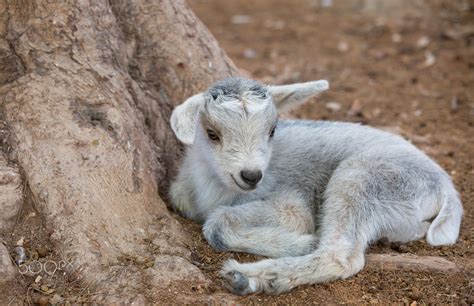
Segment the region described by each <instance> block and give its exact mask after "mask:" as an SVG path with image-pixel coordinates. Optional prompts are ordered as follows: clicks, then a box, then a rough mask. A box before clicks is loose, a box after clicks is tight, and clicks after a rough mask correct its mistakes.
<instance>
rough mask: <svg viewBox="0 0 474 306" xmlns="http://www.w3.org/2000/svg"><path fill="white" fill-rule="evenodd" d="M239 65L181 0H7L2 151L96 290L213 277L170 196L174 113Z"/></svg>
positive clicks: (140, 293) (124, 290) (109, 296)
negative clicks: (193, 256)
mask: <svg viewBox="0 0 474 306" xmlns="http://www.w3.org/2000/svg"><path fill="white" fill-rule="evenodd" d="M236 73H238V70H237V69H236V67H235V66H234V64H233V63H232V62H231V61H230V59H229V58H228V57H227V56H226V55H225V54H224V52H223V51H222V50H221V49H220V48H219V46H218V44H217V42H216V41H215V39H214V38H213V37H212V35H211V34H210V33H209V32H208V30H207V29H206V28H205V27H204V26H203V25H202V23H201V22H200V21H199V20H198V19H197V18H196V17H195V16H194V14H193V13H192V12H191V11H190V10H189V9H188V7H187V6H186V4H185V2H184V1H181V0H180V1H171V0H169V1H153V0H135V1H131V0H130V1H105V0H98V1H58V2H50V1H6V2H2V3H1V4H0V115H1V116H0V118H2V117H3V118H4V120H5V124H6V127H7V130H8V134H9V137H8V139H7V141H6V142H5V143H4V146H3V150H4V151H5V152H7V153H8V159H9V163H10V164H11V163H15V164H17V166H18V167H19V169H20V170H21V173H22V177H23V185H24V186H25V188H24V189H23V190H24V195H23V196H24V197H25V201H24V203H27V202H28V203H31V205H32V206H33V208H34V210H35V211H36V212H37V213H38V218H40V219H41V221H42V224H43V227H44V229H45V232H47V233H48V235H47V236H48V238H47V241H46V242H45V243H49V244H51V246H52V247H53V248H54V250H55V251H54V254H55V256H57V258H58V259H59V258H64V259H66V258H67V259H68V260H69V261H71V262H72V263H73V266H74V269H71V271H70V273H71V275H73V276H74V277H75V278H76V279H78V280H80V281H81V282H82V283H83V284H87V286H88V288H90V290H92V291H93V292H95V295H93V296H92V299H93V300H95V301H99V302H100V301H102V302H103V301H108V302H111V301H118V300H120V301H122V302H127V301H128V302H131V301H137V302H143V301H145V300H150V299H153V296H154V295H156V294H157V292H158V293H159V292H161V291H160V290H162V289H160V286H159V285H160V284H161V283H162V282H163V281H166V282H169V284H168V283H167V286H173V284H174V283H179V282H183V281H185V280H188V281H194V282H202V283H203V284H206V283H207V280H206V279H205V277H204V275H202V273H201V272H200V271H199V269H197V268H196V267H195V266H193V265H192V264H191V261H190V250H189V248H188V247H187V245H188V243H189V242H188V241H187V238H186V236H185V235H184V234H183V231H182V228H181V226H180V224H179V223H178V222H177V221H176V220H174V219H173V217H172V216H171V215H170V213H169V212H168V210H167V208H166V205H165V201H166V192H167V187H168V185H169V181H170V178H171V177H172V175H173V171H174V169H175V166H176V165H175V162H176V161H177V159H178V156H179V153H180V145H179V144H178V143H177V141H176V139H175V138H174V136H173V135H172V132H171V130H170V128H169V124H168V118H169V116H170V113H171V110H172V109H173V107H174V106H175V105H177V104H179V103H181V102H182V101H183V100H184V99H185V98H186V97H188V96H190V95H192V94H195V93H197V92H198V91H201V90H203V89H205V87H207V86H208V85H209V84H210V83H211V82H213V81H215V80H216V79H219V78H222V77H225V76H229V75H234V74H236ZM24 205H26V204H24ZM23 219H25V218H24V217H23ZM25 222H26V221H25ZM0 233H2V234H3V235H5V233H6V232H5V231H2V232H0ZM27 238H28V237H27ZM124 258H125V259H127V260H128V261H127V262H128V263H129V264H126V265H124V260H125V259H124ZM150 258H153V260H154V263H155V265H154V266H153V267H149V264H146V265H142V263H146V262H147V260H148V259H150ZM130 263H133V264H130ZM176 267H179V269H178V270H177V268H176ZM177 271H178V272H177ZM175 273H179V274H178V276H175V277H171V276H172V275H173V274H175ZM185 295H186V294H184V293H183V298H184V296H185Z"/></svg>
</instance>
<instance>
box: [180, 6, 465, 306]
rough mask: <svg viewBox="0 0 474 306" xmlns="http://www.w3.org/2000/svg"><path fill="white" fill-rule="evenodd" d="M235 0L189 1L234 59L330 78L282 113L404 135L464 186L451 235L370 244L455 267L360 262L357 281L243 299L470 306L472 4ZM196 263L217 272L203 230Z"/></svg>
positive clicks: (269, 70) (280, 76) (264, 69)
mask: <svg viewBox="0 0 474 306" xmlns="http://www.w3.org/2000/svg"><path fill="white" fill-rule="evenodd" d="M324 2H327V3H330V2H331V1H318V0H298V1H277V0H259V1H250V0H234V1H217V0H212V1H205V0H193V1H189V4H190V5H191V6H192V8H193V10H194V11H195V13H196V14H197V15H198V17H199V18H200V19H201V20H202V21H203V22H204V23H205V24H206V25H207V26H208V27H209V28H210V30H211V32H212V33H213V34H214V35H215V36H216V38H217V40H218V41H219V43H220V44H221V47H223V48H224V50H225V51H226V52H227V53H228V54H229V56H230V57H231V58H232V59H233V60H234V61H235V62H236V64H237V66H238V67H239V68H241V69H243V70H244V71H246V72H247V73H248V74H249V75H251V76H252V77H255V78H258V79H260V80H262V81H264V82H268V83H290V82H296V81H308V80H313V79H322V78H325V79H328V80H329V81H330V84H331V89H330V90H329V91H328V92H327V93H325V94H324V95H321V96H320V97H318V98H316V99H313V100H312V101H310V102H308V103H307V104H305V105H304V106H303V107H301V108H299V109H298V110H295V111H293V112H292V113H291V114H290V116H292V117H297V118H305V119H315V120H318V119H326V120H342V121H352V122H361V123H362V124H369V125H372V126H376V127H382V128H385V129H388V130H390V131H393V132H396V133H400V134H402V135H403V136H405V137H406V138H407V139H409V140H411V141H412V142H413V143H414V144H416V145H417V146H418V147H419V148H421V149H422V150H424V151H425V152H426V153H427V154H428V155H430V156H431V157H432V158H433V159H435V160H436V161H437V162H439V163H440V164H441V165H442V167H444V168H445V169H446V170H447V172H448V173H450V174H451V176H452V178H453V180H454V182H455V184H456V186H457V188H458V190H459V191H460V193H461V196H462V200H463V204H464V207H465V216H464V220H463V224H462V229H461V235H460V239H459V241H458V243H457V244H456V245H454V246H452V247H436V248H435V247H430V246H428V245H427V244H426V243H425V242H424V241H418V242H414V243H409V244H406V245H393V244H391V245H386V244H385V245H384V244H378V245H375V246H373V247H371V249H370V250H369V252H372V253H384V252H400V253H412V254H417V255H433V256H441V257H444V258H447V259H449V260H451V261H453V262H455V263H456V264H458V265H459V266H461V267H463V269H464V271H465V273H459V274H456V275H451V276H448V275H443V274H428V273H410V272H399V271H397V272H388V271H380V270H370V269H365V270H364V271H362V272H361V273H359V274H358V275H356V276H355V277H352V278H351V279H348V280H344V281H337V282H334V283H329V284H323V285H312V286H303V287H300V288H297V289H295V290H293V291H291V292H290V293H286V294H282V295H280V296H278V297H269V296H265V295H262V294H258V295H253V296H250V297H244V298H242V299H241V300H240V301H241V302H242V303H249V304H254V303H272V304H275V303H276V304H289V303H291V304H308V303H315V304H320V303H351V304H353V303H387V302H404V303H412V302H414V301H416V302H417V303H418V304H428V303H436V304H438V303H464V304H466V303H467V304H472V303H474V298H473V291H472V290H473V284H474V281H473V273H472V271H473V269H474V267H472V265H471V264H469V262H468V259H471V262H472V258H473V247H474V244H473V240H474V229H473V224H474V223H473V217H474V169H473V164H474V158H473V156H474V2H472V1H471V2H467V1H397V0H395V1H392V0H385V1H370V0H367V1H364V0H359V1H358V0H353V1H337V0H335V1H332V3H331V4H332V5H331V6H326V7H325V6H323V5H322V3H324ZM186 224H187V229H188V230H189V232H190V233H191V235H193V236H194V237H195V241H196V245H195V248H196V262H198V263H200V265H201V268H202V269H203V270H204V271H206V272H207V274H208V275H209V276H210V277H211V278H212V279H213V280H214V283H215V284H216V288H215V290H217V291H221V290H222V287H220V286H219V285H218V284H219V282H220V280H219V278H218V277H217V272H218V269H219V267H220V265H221V263H222V261H223V260H225V259H226V258H229V257H234V258H237V259H240V260H242V261H252V260H255V257H253V256H248V255H245V254H228V253H216V252H214V251H213V250H212V249H211V248H210V247H209V246H208V245H207V244H206V243H205V241H203V240H202V238H201V233H200V227H199V226H197V225H194V224H192V223H190V222H186Z"/></svg>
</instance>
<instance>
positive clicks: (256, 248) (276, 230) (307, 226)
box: [203, 195, 317, 257]
mask: <svg viewBox="0 0 474 306" xmlns="http://www.w3.org/2000/svg"><path fill="white" fill-rule="evenodd" d="M314 231H315V228H314V217H313V214H312V211H311V209H310V208H309V206H308V205H307V204H306V203H305V202H304V201H303V200H302V198H301V197H298V196H295V195H285V196H283V195H282V196H280V197H276V198H273V199H272V200H266V201H254V202H249V203H245V204H242V205H238V206H233V207H220V208H218V209H216V210H215V211H214V212H213V213H212V214H211V215H210V216H209V218H208V219H207V221H206V222H205V224H204V228H203V233H204V236H205V237H206V239H207V241H208V242H209V244H211V246H212V247H214V248H215V249H217V250H220V251H227V250H229V251H238V252H247V253H253V254H258V255H264V256H268V257H284V256H296V255H303V254H308V253H310V252H312V251H313V250H314V249H315V248H316V246H317V237H316V236H315V235H314Z"/></svg>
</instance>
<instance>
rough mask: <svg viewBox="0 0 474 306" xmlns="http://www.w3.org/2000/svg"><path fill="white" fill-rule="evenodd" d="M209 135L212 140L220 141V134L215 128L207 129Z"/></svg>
mask: <svg viewBox="0 0 474 306" xmlns="http://www.w3.org/2000/svg"><path fill="white" fill-rule="evenodd" d="M207 137H209V139H210V140H212V141H219V136H217V134H216V132H214V131H213V130H207Z"/></svg>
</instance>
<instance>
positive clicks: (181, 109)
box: [170, 93, 204, 145]
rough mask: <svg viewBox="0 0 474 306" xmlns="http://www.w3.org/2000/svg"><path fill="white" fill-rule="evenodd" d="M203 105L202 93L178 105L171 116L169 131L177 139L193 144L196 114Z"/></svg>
mask: <svg viewBox="0 0 474 306" xmlns="http://www.w3.org/2000/svg"><path fill="white" fill-rule="evenodd" d="M203 105H204V96H203V94H202V93H200V94H197V95H194V96H192V97H190V98H188V99H187V100H186V101H184V103H183V104H180V105H178V106H177V107H176V108H175V109H174V110H173V113H172V114H171V119H170V123H171V129H172V130H173V132H174V134H175V135H176V137H178V139H179V140H180V141H181V142H182V143H184V144H186V145H191V144H192V143H193V142H194V136H195V133H196V124H197V122H196V121H197V118H198V113H199V110H200V109H201V107H203Z"/></svg>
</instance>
